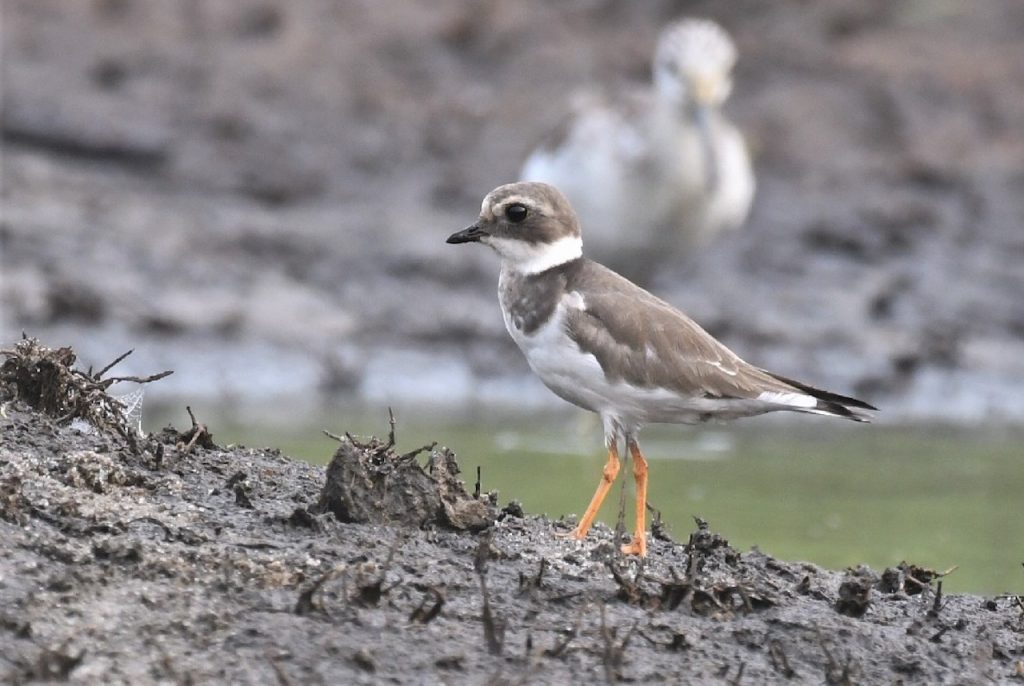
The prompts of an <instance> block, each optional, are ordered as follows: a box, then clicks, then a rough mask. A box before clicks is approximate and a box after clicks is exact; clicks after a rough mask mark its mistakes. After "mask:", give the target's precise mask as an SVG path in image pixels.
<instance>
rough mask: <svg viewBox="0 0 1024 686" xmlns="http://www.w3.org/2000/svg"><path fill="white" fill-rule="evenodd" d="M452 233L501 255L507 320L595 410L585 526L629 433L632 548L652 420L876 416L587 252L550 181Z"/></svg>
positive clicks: (637, 538)
mask: <svg viewBox="0 0 1024 686" xmlns="http://www.w3.org/2000/svg"><path fill="white" fill-rule="evenodd" d="M448 243H483V244H484V245H488V246H490V247H491V248H493V249H494V251H495V252H497V253H498V255H499V257H500V258H501V271H500V275H499V277H498V300H499V302H500V303H501V312H502V315H503V316H504V319H505V328H507V329H508V332H509V334H510V335H511V336H512V339H513V340H514V341H515V342H516V344H517V345H518V346H519V348H520V349H521V350H522V351H523V353H524V354H525V355H526V359H527V361H528V362H529V364H530V367H531V369H533V371H534V373H536V374H537V376H539V377H540V379H541V381H543V382H544V384H545V385H546V386H547V387H548V388H549V389H551V390H552V391H553V392H554V393H555V394H556V395H558V396H559V397H561V398H562V399H564V400H567V401H569V402H570V403H573V404H574V405H578V406H579V407H582V408H584V409H587V410H590V411H592V412H596V413H597V414H598V415H600V417H601V423H602V425H603V427H604V442H605V446H606V447H607V449H608V460H607V462H606V463H605V466H604V470H603V472H602V474H601V481H600V482H599V483H598V487H597V491H596V492H595V493H594V497H593V498H592V499H591V501H590V504H589V505H588V506H587V509H586V511H585V512H584V514H583V517H582V518H581V519H580V520H579V523H578V524H577V526H576V528H575V529H573V531H572V532H571V533H570V534H569V535H571V536H573V537H575V538H577V539H582V538H584V537H585V536H586V535H587V531H589V529H590V526H591V524H592V523H593V521H594V517H595V516H596V515H597V511H598V509H599V508H600V507H601V503H602V502H603V501H604V498H605V496H606V495H607V494H608V490H609V489H610V488H611V485H612V483H613V482H614V481H615V477H616V476H617V475H618V473H619V468H620V460H619V454H620V453H619V444H620V443H622V444H624V446H625V448H626V450H628V453H629V457H631V458H632V460H633V476H634V479H635V480H636V528H635V530H634V534H633V539H632V542H631V543H629V544H626V545H624V546H623V548H622V550H623V552H625V553H627V554H636V555H645V554H646V552H647V542H646V540H647V539H646V536H645V529H646V526H645V525H646V510H645V508H646V503H647V461H646V460H645V459H644V456H643V454H642V453H641V451H640V444H639V443H638V441H637V435H638V432H639V431H640V428H641V427H642V426H643V425H644V424H647V423H669V424H699V423H702V422H708V421H712V420H728V419H736V418H739V417H749V416H753V415H759V414H763V413H765V412H775V411H779V410H789V411H793V412H807V413H812V414H820V415H830V416H833V417H842V418H844V419H851V420H853V421H858V422H864V421H868V420H869V418H870V415H869V414H868V413H867V411H869V410H875V409H876V408H874V407H872V406H871V405H869V404H868V403H866V402H864V401H862V400H857V399H855V398H849V397H846V396H843V395H839V394H837V393H831V392H829V391H824V390H821V389H819V388H815V387H813V386H810V385H808V384H805V383H801V382H800V381H794V380H793V379H788V378H786V377H784V376H781V375H779V374H775V373H773V372H769V371H766V370H764V369H760V368H758V367H755V366H753V365H751V364H748V363H746V362H744V361H743V360H742V359H740V358H739V357H738V356H737V355H736V354H735V353H733V352H732V351H731V350H729V349H728V348H726V347H725V346H724V345H723V344H722V343H720V342H718V341H717V340H716V339H715V338H714V337H712V336H711V334H709V333H708V332H706V331H705V330H704V329H702V328H701V327H700V326H699V325H698V324H697V323H696V322H694V321H693V320H692V319H690V318H689V317H687V316H686V315H685V314H683V313H682V312H680V311H679V310H677V309H675V308H674V307H672V306H671V305H669V304H668V303H667V302H665V301H663V300H660V299H659V298H657V297H655V296H654V295H651V294H650V293H649V292H647V291H646V290H644V289H643V288H641V287H639V286H637V285H636V284H634V283H632V282H631V281H629V280H628V279H626V278H625V277H623V276H620V275H619V274H617V273H615V272H613V271H611V270H610V269H608V268H607V267H604V266H602V265H600V264H598V263H597V262H593V261H591V260H589V259H586V258H584V257H583V241H582V238H581V235H580V223H579V220H578V219H577V217H576V214H575V213H574V212H573V209H572V206H571V205H570V204H569V201H568V200H567V199H566V197H565V196H564V195H562V193H561V192H560V191H559V190H558V189H556V188H555V187H553V186H549V185H547V184H544V183H524V182H520V183H512V184H507V185H504V186H499V187H498V188H496V189H494V190H493V191H491V192H490V193H489V194H487V196H486V197H485V198H484V200H483V204H482V206H481V208H480V216H479V217H478V219H477V221H476V223H475V224H473V225H472V226H470V227H469V228H466V229H463V230H462V231H459V232H457V233H454V234H452V235H451V236H449V237H448Z"/></svg>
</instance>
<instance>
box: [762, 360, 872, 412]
mask: <svg viewBox="0 0 1024 686" xmlns="http://www.w3.org/2000/svg"><path fill="white" fill-rule="evenodd" d="M767 373H768V374H769V375H770V376H772V377H774V378H776V379H778V380H779V381H781V382H782V383H784V384H788V385H790V386H792V387H793V388H796V389H798V390H801V391H803V392H804V393H806V394H807V395H809V396H812V397H814V398H817V399H818V401H819V402H818V409H821V410H825V411H826V412H829V413H830V414H834V415H836V416H837V417H844V418H846V419H852V420H853V421H855V422H865V423H870V422H871V417H869V416H867V415H865V414H862V413H861V412H857V411H856V410H867V411H870V412H878V411H879V410H878V408H877V407H875V406H874V405H872V404H871V403H866V402H864V401H863V400H858V399H857V398H851V397H850V396H847V395H840V394H838V393H832V392H831V391H825V390H822V389H820V388H815V387H814V386H808V385H807V384H805V383H801V382H799V381H795V380H793V379H789V378H786V377H785V376H781V375H779V374H774V373H772V372H767Z"/></svg>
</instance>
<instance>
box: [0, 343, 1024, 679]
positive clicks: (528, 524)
mask: <svg viewBox="0 0 1024 686" xmlns="http://www.w3.org/2000/svg"><path fill="white" fill-rule="evenodd" d="M11 359H12V358H11V357H10V356H8V358H7V361H5V363H4V366H3V367H2V368H0V380H2V383H0V402H2V405H0V407H2V412H0V549H2V553H0V681H3V682H4V683H27V682H37V681H70V682H74V683H98V682H103V683H133V684H139V683H157V682H160V683H225V682H232V683H280V684H298V683H387V682H390V683H474V684H479V683H494V684H498V683H501V684H509V683H581V684H582V683H595V682H618V681H623V682H638V683H644V682H665V681H667V682H673V683H723V684H725V683H728V684H742V683H749V684H761V683H808V684H822V683H828V684H860V683H878V684H882V683H886V684H888V683H922V684H923V683H927V684H937V683H948V684H953V683H1011V682H1015V681H1018V680H1020V679H1021V678H1024V605H1022V603H1021V600H1020V598H1017V597H982V596H974V595H944V594H942V593H941V586H940V585H939V582H940V581H941V578H940V577H939V576H938V575H937V574H936V573H935V572H933V571H931V570H926V569H922V568H919V567H915V566H914V565H911V564H903V565H901V566H900V567H899V568H893V569H888V570H885V571H884V572H882V573H877V572H875V571H872V570H869V569H866V568H860V569H856V570H846V571H830V570H825V569H822V568H820V567H817V566H815V565H811V564H806V563H799V562H787V561H782V560H778V559H775V558H773V557H771V556H770V555H769V554H766V553H765V552H759V551H757V550H751V551H738V550H736V549H734V548H732V547H731V546H729V544H728V542H727V541H726V540H725V538H723V537H722V536H721V535H720V534H719V533H715V532H714V531H713V529H712V528H709V527H708V526H707V525H706V524H704V523H702V522H698V524H697V526H696V527H695V530H694V531H693V532H692V533H690V534H689V536H687V535H686V533H685V532H677V533H676V535H672V534H671V533H670V532H667V531H664V530H663V529H662V528H661V527H660V526H657V527H655V535H654V536H653V538H652V540H651V544H650V554H649V556H648V557H647V558H646V560H644V561H643V562H642V563H641V562H640V561H638V560H637V559H635V558H631V559H625V558H623V557H622V556H621V555H620V554H619V553H618V552H617V546H616V545H615V539H616V534H615V532H613V531H612V530H610V529H609V528H607V527H605V526H603V525H598V526H597V527H596V528H595V530H594V531H593V532H592V533H591V535H590V536H589V537H588V538H587V539H586V540H585V541H583V542H573V541H568V540H565V539H563V538H559V537H557V536H556V534H557V533H558V532H564V531H567V530H569V528H570V527H571V525H572V523H573V520H572V518H571V517H569V518H566V519H563V520H558V521H551V520H548V519H545V518H542V517H537V516H534V515H531V514H529V513H523V512H522V509H521V508H520V507H519V506H517V505H516V503H515V502H514V501H512V502H502V503H499V502H496V499H495V498H494V497H493V496H491V495H490V494H488V493H486V492H480V491H481V489H480V486H479V484H477V485H476V487H475V488H474V487H468V488H467V487H465V486H464V484H463V483H462V482H460V481H459V480H458V478H457V477H456V473H457V470H458V467H457V461H456V457H455V455H454V454H453V453H452V452H451V451H449V450H448V449H447V448H444V447H442V446H440V445H434V446H425V447H417V446H406V445H402V441H401V427H398V428H397V439H398V440H397V444H396V443H395V440H394V439H395V435H394V432H395V427H394V426H393V425H392V426H391V427H390V431H391V432H392V435H391V437H390V439H388V440H383V439H376V438H354V437H348V436H345V435H343V434H342V435H339V447H338V450H337V452H336V453H335V456H334V459H333V460H332V462H331V464H330V465H329V466H328V467H327V468H324V467H318V466H313V465H310V464H307V463H304V462H298V461H295V460H292V459H289V458H288V457H287V456H286V455H282V454H281V453H280V452H279V451H277V450H274V449H270V448H264V449H251V448H245V447H242V446H223V447H222V446H218V445H217V444H216V442H215V437H216V427H212V428H213V434H212V435H211V433H210V428H211V427H206V426H205V425H203V424H202V418H201V417H199V418H196V419H198V421H193V422H192V423H191V425H188V426H186V427H185V428H184V429H175V428H171V427H168V428H166V429H164V430H163V431H161V432H159V433H156V434H153V435H149V436H144V437H143V436H136V435H134V434H131V435H124V433H123V431H122V430H121V429H118V426H119V425H118V423H117V418H116V417H114V416H108V417H107V419H106V420H102V419H101V420H97V421H99V423H100V424H102V425H103V426H104V427H105V428H101V429H97V428H88V427H86V426H85V425H80V426H82V427H83V428H82V429H76V428H71V427H70V426H68V423H69V422H70V421H72V419H73V418H75V417H78V418H81V416H83V411H82V410H83V408H87V407H95V405H91V404H88V403H95V402H98V401H103V402H106V401H104V400H103V398H104V396H103V395H102V389H100V392H98V393H91V392H90V393H87V394H86V396H88V398H89V400H88V403H84V404H83V402H79V401H80V400H81V399H82V398H83V396H82V394H79V393H64V394H62V395H60V397H59V398H58V399H57V400H56V401H53V402H50V403H49V404H48V405H47V404H46V403H40V402H39V398H40V397H44V396H45V394H43V395H39V394H34V393H32V392H29V391H26V390H25V389H26V388H30V387H31V388H37V389H38V388H41V387H45V388H48V389H50V390H51V391H52V390H53V389H54V388H65V387H67V386H69V385H70V386H72V387H74V388H90V389H93V390H95V389H96V387H97V385H102V382H101V381H99V379H100V377H101V376H103V375H102V374H93V375H89V376H88V377H85V376H83V375H81V374H79V375H78V376H75V377H74V378H72V377H69V376H66V375H65V376H63V377H60V378H63V379H64V381H61V382H60V383H50V382H48V383H46V384H38V383H37V381H34V380H33V379H36V380H38V379H39V378H42V377H45V376H46V375H45V373H40V372H39V371H38V370H40V369H42V370H43V371H44V372H45V370H46V369H47V367H46V365H45V364H40V363H37V362H35V361H33V362H32V364H31V365H28V366H27V368H28V369H29V370H30V372H26V373H20V372H18V371H17V368H16V364H14V363H10V360H11ZM31 370H35V371H31ZM33 374H34V375H35V376H33ZM46 378H50V379H53V378H56V377H55V376H53V375H51V376H49V377H46ZM103 378H108V379H109V378H112V377H110V376H107V377H103ZM33 384H35V385H33ZM61 384H63V385H61ZM29 401H31V402H32V403H34V404H36V405H38V406H40V407H44V406H45V407H46V409H47V412H49V413H50V414H47V412H44V411H43V410H41V409H35V408H33V407H32V406H30V405H29ZM68 408H70V409H68ZM76 408H77V409H76ZM52 414H61V416H60V417H54V416H51V415H52ZM120 426H121V428H122V429H123V428H124V427H123V425H120ZM332 429H334V430H337V431H341V430H343V429H344V427H332ZM388 431H389V427H388V426H387V423H386V421H382V432H381V433H382V434H385V435H386V434H387V433H388ZM439 438H443V437H439ZM459 459H460V460H461V462H462V464H463V465H472V464H473V456H472V455H464V456H461V457H460V458H459ZM484 480H485V481H486V475H484ZM470 481H471V482H472V481H473V479H470ZM485 488H486V483H484V489H485ZM513 495H514V494H513Z"/></svg>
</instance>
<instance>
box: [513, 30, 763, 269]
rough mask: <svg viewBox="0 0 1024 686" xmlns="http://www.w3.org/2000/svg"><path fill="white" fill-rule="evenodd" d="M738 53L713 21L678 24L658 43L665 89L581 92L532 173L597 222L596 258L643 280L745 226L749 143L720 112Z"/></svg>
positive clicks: (591, 250)
mask: <svg viewBox="0 0 1024 686" xmlns="http://www.w3.org/2000/svg"><path fill="white" fill-rule="evenodd" d="M736 56H737V55H736V47H735V45H734V44H733V42H732V39H731V38H730V37H729V35H728V34H727V33H726V32H725V30H724V29H722V28H721V27H720V26H719V25H718V24H716V23H714V22H712V21H710V20H706V19H682V20H679V21H677V22H674V23H672V24H670V25H669V26H667V27H666V28H665V29H664V30H663V31H662V33H661V36H660V37H659V39H658V44H657V48H656V50H655V54H654V63H653V88H647V89H643V90H640V91H638V92H631V93H627V94H624V95H623V97H621V98H619V99H615V100H612V99H609V98H606V97H597V96H594V95H590V96H585V97H583V98H578V99H577V100H578V101H577V102H576V103H575V104H574V105H575V106H574V107H573V113H572V114H571V116H570V117H569V119H568V120H567V121H566V122H564V123H563V124H562V126H560V127H559V128H558V129H557V130H556V131H555V132H552V134H551V135H550V136H549V140H547V141H546V142H544V143H543V144H542V145H541V146H540V147H538V148H537V149H536V150H534V151H533V152H532V153H531V154H530V155H529V157H528V158H527V160H526V162H525V163H524V165H523V168H522V171H521V173H520V178H521V179H522V180H524V181H526V180H529V181H544V182H546V183H549V184H552V185H555V186H557V187H558V188H560V189H561V190H562V191H563V192H564V193H565V194H566V195H567V196H568V197H569V199H570V201H571V203H572V205H573V206H574V207H575V208H576V210H577V214H578V215H579V217H580V222H581V225H582V226H583V227H585V232H586V233H585V235H586V240H587V253H588V254H589V255H591V256H593V257H594V258H595V259H597V260H599V261H602V262H605V263H606V264H609V266H612V267H613V268H615V269H617V270H619V271H621V272H623V273H625V274H626V275H627V276H629V277H631V278H634V279H639V280H643V279H644V278H645V277H646V276H647V274H649V272H650V269H651V267H652V266H653V265H654V264H655V263H656V262H657V261H659V260H660V259H661V258H664V257H669V256H680V255H686V254H691V253H692V252H693V251H695V250H696V249H698V248H700V247H701V246H703V245H705V244H707V242H708V241H710V240H711V239H712V238H713V237H714V236H715V235H716V234H719V233H720V232H722V231H726V230H729V229H734V228H736V227H738V226H740V225H741V224H742V223H743V222H744V221H745V219H746V217H747V214H748V212H749V210H750V204H751V200H752V199H753V195H754V173H753V169H752V167H751V162H750V155H749V153H748V151H747V147H746V144H745V142H744V140H743V137H742V135H741V134H740V132H739V131H738V130H737V129H736V127H735V126H733V125H732V123H730V122H729V121H728V119H726V118H725V116H724V115H723V114H722V112H721V109H720V108H721V106H722V104H723V103H724V102H725V100H726V98H727V97H728V96H729V92H730V90H731V89H732V78H731V72H732V69H733V66H734V65H735V63H736Z"/></svg>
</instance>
